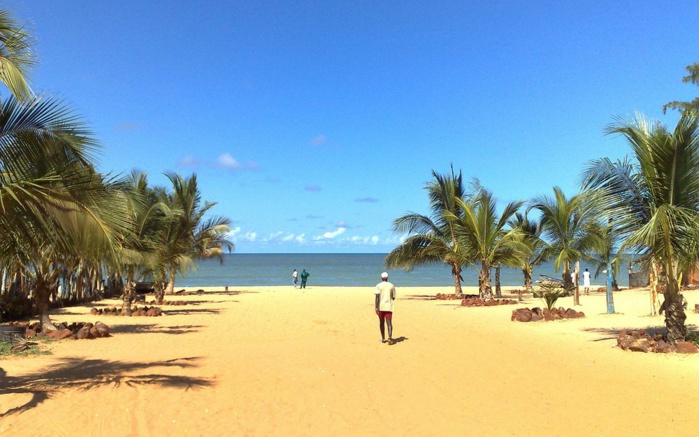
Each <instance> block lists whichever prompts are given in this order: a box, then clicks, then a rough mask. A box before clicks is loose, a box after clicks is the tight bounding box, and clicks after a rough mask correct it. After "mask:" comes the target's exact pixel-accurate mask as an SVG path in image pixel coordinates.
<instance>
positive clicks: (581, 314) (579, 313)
mask: <svg viewBox="0 0 699 437" xmlns="http://www.w3.org/2000/svg"><path fill="white" fill-rule="evenodd" d="M582 317H585V313H583V312H582V311H578V319H580V318H582Z"/></svg>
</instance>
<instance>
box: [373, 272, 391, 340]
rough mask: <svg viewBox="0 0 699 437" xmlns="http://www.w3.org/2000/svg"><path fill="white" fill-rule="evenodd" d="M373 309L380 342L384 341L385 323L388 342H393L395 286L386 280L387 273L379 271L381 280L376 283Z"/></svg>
mask: <svg viewBox="0 0 699 437" xmlns="http://www.w3.org/2000/svg"><path fill="white" fill-rule="evenodd" d="M374 294H375V298H374V309H375V310H376V314H377V315H378V316H379V329H380V330H381V343H386V334H385V325H388V344H389V345H391V344H393V343H394V342H393V301H394V300H396V287H394V286H393V284H391V283H390V282H388V273H386V272H383V273H381V282H379V283H378V284H376V291H375V292H374Z"/></svg>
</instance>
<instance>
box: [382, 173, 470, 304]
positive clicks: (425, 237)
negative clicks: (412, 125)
mask: <svg viewBox="0 0 699 437" xmlns="http://www.w3.org/2000/svg"><path fill="white" fill-rule="evenodd" d="M432 177H433V178H434V180H433V181H430V182H428V183H427V184H426V185H425V190H427V193H428V197H429V201H430V211H431V215H430V216H426V215H422V214H417V213H414V212H410V213H408V214H406V215H403V216H401V217H399V218H397V219H395V220H394V221H393V231H394V232H396V233H399V234H408V237H407V238H406V239H405V241H403V242H402V243H401V244H400V245H399V246H397V247H396V248H395V249H393V250H392V251H391V253H389V254H388V256H386V260H385V262H386V266H387V267H389V268H402V269H413V268H415V267H417V266H421V265H426V264H437V263H446V264H448V265H449V266H450V267H451V274H452V276H453V278H454V294H455V295H457V296H461V295H462V294H463V291H462V288H461V281H462V278H461V269H462V266H464V265H466V264H467V263H468V262H469V260H470V258H469V255H468V253H467V251H466V247H464V246H463V245H461V244H459V242H458V241H457V238H456V229H455V224H454V222H455V219H457V218H459V217H461V216H462V215H463V211H462V209H461V207H460V206H459V204H458V199H461V198H462V197H463V196H464V192H465V190H464V185H463V181H462V176H461V172H459V174H458V175H456V174H455V173H454V167H453V166H452V168H451V174H450V175H440V174H438V173H437V172H435V171H434V170H432Z"/></svg>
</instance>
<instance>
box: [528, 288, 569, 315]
mask: <svg viewBox="0 0 699 437" xmlns="http://www.w3.org/2000/svg"><path fill="white" fill-rule="evenodd" d="M532 293H534V296H536V297H538V298H539V299H541V300H543V301H544V303H545V304H546V308H547V309H548V310H549V311H551V308H553V305H554V304H555V303H556V301H557V300H558V298H559V297H561V296H566V295H567V293H568V292H567V291H566V290H565V289H564V288H563V287H561V286H560V285H559V284H558V283H556V282H542V283H541V284H540V285H539V286H538V288H536V289H534V290H533V291H532Z"/></svg>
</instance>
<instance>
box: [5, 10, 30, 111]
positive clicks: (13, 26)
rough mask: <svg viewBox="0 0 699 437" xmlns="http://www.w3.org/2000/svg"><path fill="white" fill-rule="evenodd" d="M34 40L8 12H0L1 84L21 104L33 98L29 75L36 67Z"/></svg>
mask: <svg viewBox="0 0 699 437" xmlns="http://www.w3.org/2000/svg"><path fill="white" fill-rule="evenodd" d="M32 45H33V40H32V38H31V36H30V35H29V34H28V33H27V32H26V31H25V30H24V29H23V28H22V27H21V26H20V25H19V23H17V22H16V21H15V20H14V19H13V18H12V17H11V16H10V14H9V12H8V11H5V10H0V82H2V83H3V84H4V85H5V86H6V87H7V88H8V89H9V90H10V92H11V93H12V95H13V96H14V97H15V99H17V100H18V101H20V102H26V101H29V100H31V99H32V98H33V93H32V90H31V88H30V86H29V78H28V76H27V73H28V72H29V70H30V69H31V68H32V67H33V66H34V65H35V58H34V51H33V50H32Z"/></svg>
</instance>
